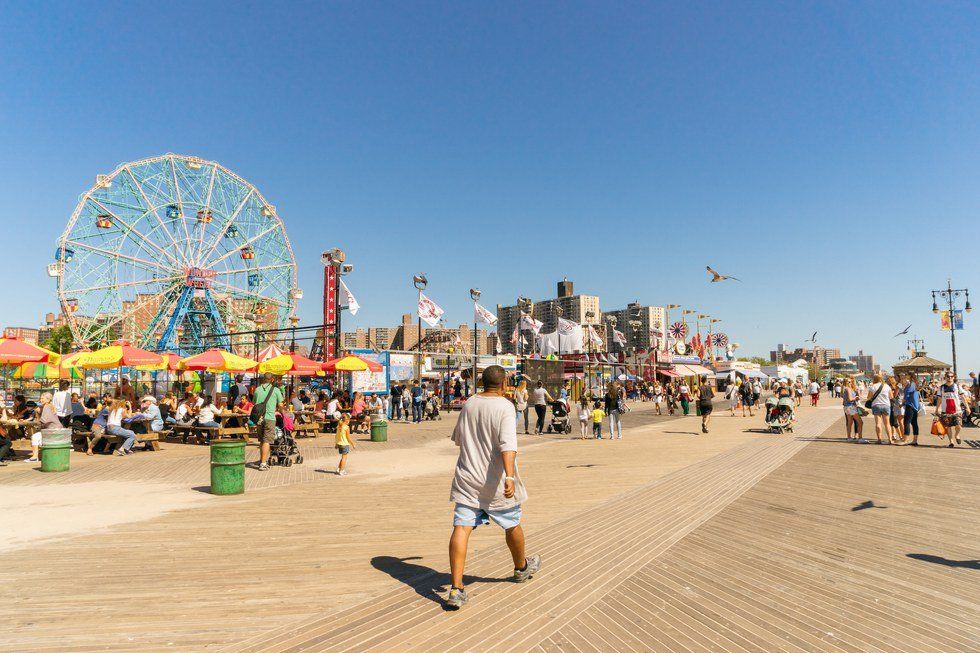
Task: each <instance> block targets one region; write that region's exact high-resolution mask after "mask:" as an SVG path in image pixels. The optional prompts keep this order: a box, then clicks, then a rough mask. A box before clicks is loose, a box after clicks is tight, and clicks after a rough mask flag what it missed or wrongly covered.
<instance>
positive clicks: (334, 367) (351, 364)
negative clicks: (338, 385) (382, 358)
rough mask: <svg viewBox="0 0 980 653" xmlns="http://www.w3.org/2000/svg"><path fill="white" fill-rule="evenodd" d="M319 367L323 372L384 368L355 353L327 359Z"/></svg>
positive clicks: (378, 369)
mask: <svg viewBox="0 0 980 653" xmlns="http://www.w3.org/2000/svg"><path fill="white" fill-rule="evenodd" d="M321 369H322V370H323V371H324V372H364V371H368V372H380V371H381V370H383V369H384V368H383V367H382V366H381V365H380V364H379V363H375V362H374V361H372V360H368V359H366V358H361V357H360V356H357V355H355V354H348V355H346V356H344V357H342V358H335V359H333V360H329V361H327V362H326V363H324V364H323V366H322V367H321Z"/></svg>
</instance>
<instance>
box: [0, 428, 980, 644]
mask: <svg viewBox="0 0 980 653" xmlns="http://www.w3.org/2000/svg"><path fill="white" fill-rule="evenodd" d="M641 416H642V415H641V414H640V413H636V414H634V415H633V418H634V419H636V420H637V423H636V424H634V428H633V429H632V430H631V431H628V432H627V439H626V440H624V441H623V442H615V443H611V442H601V443H596V442H592V441H589V442H578V441H554V440H552V441H547V442H534V443H531V442H530V440H533V438H532V439H529V442H524V445H525V451H524V453H522V456H521V458H522V465H523V466H524V470H525V475H526V476H527V477H528V478H529V479H530V491H531V494H532V500H531V501H530V502H529V504H528V515H527V530H528V537H529V545H530V548H531V550H533V551H535V552H539V553H541V554H542V555H543V557H544V561H545V567H544V570H543V571H542V573H541V574H540V575H539V576H538V577H536V578H535V579H534V580H533V581H532V582H531V583H529V584H527V585H522V586H517V585H514V584H512V583H509V582H499V579H503V578H506V577H507V576H508V574H509V569H508V567H509V565H508V564H507V563H508V557H507V556H506V555H505V553H504V550H503V548H502V546H501V543H500V539H501V538H500V536H499V532H494V531H493V530H491V529H479V530H478V531H477V532H476V533H475V535H474V540H473V544H474V547H475V550H474V551H473V552H472V553H471V558H470V561H469V564H468V575H469V576H471V577H470V578H468V581H467V582H468V583H469V585H470V588H471V595H472V601H471V604H470V605H469V606H467V607H466V608H465V609H464V610H462V611H460V612H459V613H447V612H445V611H444V610H443V609H442V604H441V595H442V592H441V590H442V589H443V586H444V584H445V583H446V582H447V575H446V574H445V569H446V563H445V544H446V536H447V534H448V526H447V524H448V517H449V506H448V503H447V502H446V493H447V483H448V480H447V476H446V474H447V469H446V465H447V464H448V466H449V468H451V462H452V457H451V453H452V451H451V449H450V450H448V451H446V450H444V449H443V443H442V439H441V437H440V438H439V439H438V440H436V439H433V440H431V441H427V442H422V443H419V444H418V446H415V447H413V448H407V449H393V450H392V451H388V452H384V451H379V452H376V453H374V452H365V456H364V457H363V458H362V459H360V460H358V459H357V458H356V457H355V461H354V465H355V467H354V470H355V476H351V477H348V478H347V479H344V480H343V481H341V480H340V479H337V478H336V477H334V476H333V475H328V474H323V473H320V472H316V471H315V469H316V467H315V466H311V470H310V471H305V472H303V474H309V475H310V478H306V477H303V478H292V479H290V480H289V482H288V483H284V484H281V485H276V486H275V487H269V488H268V489H265V490H263V491H261V492H252V493H250V494H246V495H245V496H244V497H239V498H231V499H226V498H222V499H220V500H218V499H217V498H213V497H208V496H207V495H202V496H204V497H205V498H206V499H207V500H205V501H204V502H203V504H202V505H194V506H192V507H189V508H187V509H182V510H177V511H175V512H168V513H166V514H163V515H160V516H157V517H154V518H153V519H150V520H148V521H142V522H137V523H128V524H122V525H117V526H113V527H110V528H107V529H104V530H100V531H99V532H95V533H90V534H85V535H79V536H75V537H71V538H69V539H64V540H57V541H52V542H50V543H47V544H39V545H37V546H34V547H32V548H30V549H28V550H25V549H21V550H15V551H12V552H9V553H7V554H3V555H0V563H2V565H0V569H2V571H0V580H2V581H3V585H2V589H0V599H3V600H5V603H6V604H7V605H8V606H11V610H10V614H11V620H10V625H11V626H12V627H11V628H10V629H8V630H5V631H4V632H0V650H24V651H27V650H32V651H38V650H49V651H55V650H57V651H83V650H86V651H87V650H105V649H109V650H188V651H190V650H205V649H213V648H221V649H222V650H228V651H256V652H258V651H296V652H299V651H353V650H359V651H360V650H363V651H370V650H375V651H411V650H417V651H441V650H460V651H466V650H471V651H497V650H500V651H504V650H513V651H532V650H533V651H538V652H540V651H685V652H695V651H737V652H739V653H742V652H751V651H775V650H785V651H842V652H850V651H854V652H857V651H895V652H898V651H903V652H904V651H922V652H924V653H925V652H929V653H933V652H936V653H938V652H940V651H943V652H945V651H980V628H978V625H977V624H980V605H978V604H980V580H978V577H980V569H978V568H977V567H978V563H977V558H978V557H980V556H978V555H977V553H978V552H977V548H976V542H977V541H978V536H980V525H978V520H977V518H976V514H977V508H978V507H980V506H978V505H977V499H976V496H975V492H974V483H975V481H974V479H975V478H976V476H977V472H978V471H980V458H977V456H978V455H980V452H978V451H977V450H975V449H961V450H956V451H949V450H947V449H939V448H935V447H919V448H918V449H912V448H892V447H877V446H872V445H854V444H847V443H841V442H839V441H836V440H835V439H833V438H831V437H830V435H831V434H830V433H827V434H826V435H825V436H824V437H822V438H819V439H816V438H815V436H819V435H821V434H824V433H825V431H827V429H828V427H831V426H832V425H834V424H835V422H836V421H837V418H838V416H839V411H838V410H828V409H817V410H810V409H806V410H804V411H803V413H802V418H801V423H800V426H799V428H798V429H797V433H796V434H795V435H791V436H779V437H776V436H769V435H761V434H758V433H752V432H746V428H747V427H748V426H749V425H750V424H752V423H751V422H750V421H749V420H747V419H746V420H741V419H740V418H727V417H723V416H719V417H717V418H716V426H715V429H714V431H713V432H712V434H711V435H710V436H708V437H704V436H698V435H695V434H694V433H696V428H692V427H693V426H694V420H693V419H688V420H683V419H681V420H674V421H670V422H667V421H653V422H650V420H641V419H640V418H641ZM641 421H646V422H648V424H647V425H646V426H642V427H640V426H638V425H637V424H639V422H641ZM755 425H757V422H756V423H755ZM967 435H968V436H969V435H972V434H971V433H970V432H969V431H968V432H967ZM932 442H935V441H934V440H933V441H932ZM318 446H320V445H318ZM368 453H371V455H374V456H376V457H375V458H373V459H372V458H371V457H370V456H368V455H367V454H368ZM392 455H394V456H395V457H397V458H398V459H401V460H403V461H404V464H403V467H404V469H403V470H402V473H401V475H399V474H398V467H399V465H397V464H396V465H395V466H394V468H395V472H391V473H389V472H386V473H385V475H382V476H379V477H372V476H370V475H368V474H363V475H362V477H360V478H358V477H357V476H356V473H357V472H358V470H359V469H360V470H362V473H363V469H364V466H367V465H368V464H369V462H370V461H371V460H374V461H380V460H383V457H384V456H392ZM181 459H183V457H181ZM420 459H421V460H423V461H425V460H431V461H435V462H429V463H425V464H422V463H420V462H419V461H420ZM175 460H176V459H175ZM126 462H129V461H126ZM139 462H140V463H142V462H143V461H139ZM166 462H167V463H168V464H171V463H172V464H174V465H175V466H177V467H179V466H180V465H179V463H178V462H175V461H172V460H167V461H166ZM199 463H200V461H185V464H193V465H198V464H199ZM386 464H387V463H386ZM430 465H435V468H432V467H431V466H430ZM127 473H129V472H127ZM21 474H22V472H20V471H18V472H17V477H18V479H19V480H18V483H19V484H23V483H26V482H28V481H29V477H21V476H20V475H21ZM91 474H93V476H94V478H96V479H97V478H98V475H97V474H95V472H91ZM314 476H315V477H314ZM36 477H37V475H36V474H35V478H36ZM62 478H67V477H62ZM181 478H182V482H184V480H183V477H181ZM3 480H4V479H3V477H0V483H2V482H3ZM30 480H33V479H30ZM158 480H159V479H158ZM348 480H349V481H353V482H352V483H346V481H348ZM44 482H45V483H54V482H55V481H46V480H45V481H44ZM57 483H66V481H57ZM27 487H37V486H27ZM197 494H200V493H197ZM28 560H30V561H31V565H32V568H29V567H27V566H26V565H25V563H26V562H27V561H28ZM69 561H71V562H69ZM74 561H80V562H78V563H77V564H76V563H75V562H74ZM127 606H130V607H129V608H127Z"/></svg>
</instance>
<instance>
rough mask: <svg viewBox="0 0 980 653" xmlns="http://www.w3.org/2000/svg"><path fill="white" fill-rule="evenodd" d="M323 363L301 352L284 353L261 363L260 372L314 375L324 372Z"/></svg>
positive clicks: (280, 374) (278, 374)
mask: <svg viewBox="0 0 980 653" xmlns="http://www.w3.org/2000/svg"><path fill="white" fill-rule="evenodd" d="M322 365H323V363H321V362H320V361H315V360H310V359H309V358H306V357H304V356H300V355H299V354H282V355H280V356H276V357H274V358H270V359H268V360H264V361H262V362H261V363H259V372H261V373H263V374H264V373H269V374H275V375H277V376H283V375H285V374H292V375H294V376H314V375H317V374H323V371H322V370H321V369H320V368H321V366H322Z"/></svg>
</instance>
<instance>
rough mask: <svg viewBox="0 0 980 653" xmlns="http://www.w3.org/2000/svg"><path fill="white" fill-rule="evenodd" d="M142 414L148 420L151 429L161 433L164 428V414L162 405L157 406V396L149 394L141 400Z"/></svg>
mask: <svg viewBox="0 0 980 653" xmlns="http://www.w3.org/2000/svg"><path fill="white" fill-rule="evenodd" d="M140 414H141V415H142V416H143V419H144V420H145V421H146V422H147V425H148V426H149V428H150V431H151V432H153V433H159V432H160V431H162V430H163V415H161V414H160V407H159V406H157V398H156V397H154V396H153V395H147V396H145V397H143V399H142V400H141V401H140Z"/></svg>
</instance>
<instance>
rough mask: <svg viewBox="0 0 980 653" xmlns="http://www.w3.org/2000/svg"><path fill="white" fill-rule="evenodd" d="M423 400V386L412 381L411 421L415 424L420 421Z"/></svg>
mask: <svg viewBox="0 0 980 653" xmlns="http://www.w3.org/2000/svg"><path fill="white" fill-rule="evenodd" d="M423 402H425V388H423V387H422V386H421V385H419V382H418V381H417V380H416V381H412V421H413V422H415V423H416V424H418V423H420V422H421V421H422V407H423V406H422V405H423Z"/></svg>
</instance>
